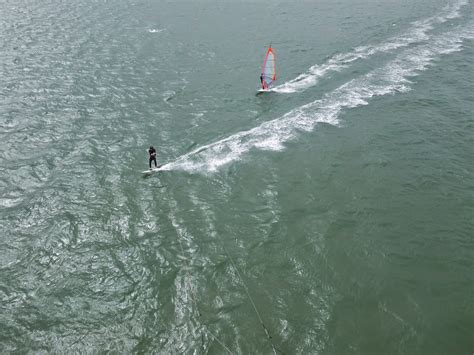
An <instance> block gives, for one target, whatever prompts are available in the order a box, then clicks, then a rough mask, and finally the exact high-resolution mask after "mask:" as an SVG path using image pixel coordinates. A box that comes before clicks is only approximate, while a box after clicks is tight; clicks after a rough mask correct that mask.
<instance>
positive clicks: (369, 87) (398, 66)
mask: <svg viewBox="0 0 474 355" xmlns="http://www.w3.org/2000/svg"><path fill="white" fill-rule="evenodd" d="M473 38H474V26H473V22H470V23H468V24H467V25H466V26H464V27H460V28H458V29H457V30H453V31H450V32H446V33H444V34H440V35H438V36H436V37H433V38H432V39H431V41H430V42H429V43H427V44H424V45H420V46H417V47H413V48H409V49H406V50H405V51H404V52H402V53H400V54H399V55H398V56H397V57H396V58H395V59H394V60H392V61H390V62H389V63H388V64H386V65H385V66H383V67H381V68H378V69H375V70H373V71H371V72H370V73H368V74H366V75H363V76H361V77H358V78H356V79H353V80H351V81H349V82H347V83H346V84H344V85H342V86H340V87H339V88H337V89H336V90H334V91H332V92H330V93H328V94H326V95H325V96H324V97H323V98H322V99H320V100H316V101H313V102H311V103H309V104H307V105H304V106H301V107H298V108H296V109H294V110H292V111H290V112H288V113H286V114H285V115H283V116H282V117H279V118H277V119H274V120H272V121H268V122H265V123H263V124H261V125H260V126H258V127H255V128H252V129H250V130H248V131H243V132H239V133H236V134H234V135H232V136H229V137H227V138H225V139H222V140H220V141H217V142H215V143H211V144H208V145H204V146H202V147H199V148H197V149H195V150H193V151H191V152H189V153H187V154H184V155H182V156H181V157H179V158H178V159H176V160H175V161H174V162H171V163H168V164H166V165H164V166H163V167H162V169H163V170H185V171H189V172H196V171H198V172H206V171H208V172H213V171H216V170H217V169H218V168H220V167H221V166H223V165H225V164H228V163H230V162H233V161H236V160H238V159H240V158H241V157H242V156H243V155H244V154H246V153H248V152H249V151H250V150H251V149H255V148H256V149H261V150H271V151H278V150H281V149H283V148H284V146H283V144H284V143H285V142H287V141H289V140H291V139H294V138H295V137H297V136H298V132H300V131H311V130H313V129H314V127H315V126H316V125H317V124H318V123H321V122H325V123H328V124H332V125H337V124H338V116H339V114H340V113H341V111H342V110H343V109H347V108H353V107H357V106H361V105H366V104H368V102H367V100H368V99H370V98H371V97H374V96H383V95H387V94H395V93H397V92H406V91H408V90H410V89H409V86H408V85H409V84H410V81H409V80H408V78H409V77H413V76H416V75H418V72H419V71H422V70H424V69H426V67H427V66H428V65H429V64H430V63H431V62H432V61H433V60H434V59H436V58H437V57H438V56H440V55H444V54H448V53H452V52H455V51H459V50H461V49H462V41H463V40H464V39H473Z"/></svg>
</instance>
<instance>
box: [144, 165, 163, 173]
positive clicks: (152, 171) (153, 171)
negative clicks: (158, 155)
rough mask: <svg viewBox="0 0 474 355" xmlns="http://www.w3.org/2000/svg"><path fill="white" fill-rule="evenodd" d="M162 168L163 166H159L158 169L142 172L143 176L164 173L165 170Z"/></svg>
mask: <svg viewBox="0 0 474 355" xmlns="http://www.w3.org/2000/svg"><path fill="white" fill-rule="evenodd" d="M162 166H163V165H158V166H157V167H156V168H151V169H148V170H145V171H142V174H145V175H150V174H153V173H156V172H158V171H163V169H161V167H162Z"/></svg>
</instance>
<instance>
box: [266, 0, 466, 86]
mask: <svg viewBox="0 0 474 355" xmlns="http://www.w3.org/2000/svg"><path fill="white" fill-rule="evenodd" d="M467 3H468V1H467V0H460V1H458V2H456V3H455V4H452V5H447V6H446V7H445V8H444V9H443V10H441V11H440V13H439V14H437V15H436V16H432V17H429V18H427V19H424V20H419V21H415V22H413V23H412V26H411V27H410V28H409V29H408V30H407V31H405V32H403V33H402V34H400V35H398V36H395V37H391V38H389V39H388V40H387V41H386V42H385V43H381V44H378V45H367V46H360V47H356V48H355V49H354V50H353V51H351V52H348V53H340V54H336V55H335V56H333V57H332V58H330V59H329V60H328V61H327V62H326V63H323V64H321V65H318V64H316V65H313V66H312V67H311V68H309V70H308V71H307V72H305V73H303V74H300V75H299V76H297V77H296V78H294V79H292V80H290V81H287V82H286V83H283V84H281V85H278V86H276V87H274V88H273V89H271V91H274V92H278V93H295V92H300V91H304V90H306V89H308V88H310V87H312V86H314V85H316V84H317V82H318V80H319V79H320V78H322V77H324V76H325V75H327V74H328V73H330V72H335V71H341V70H343V69H345V68H347V67H349V66H350V65H351V64H352V63H353V62H355V61H357V60H360V59H366V58H368V57H370V56H373V55H375V54H378V53H385V52H391V51H393V50H395V49H398V48H403V47H407V46H409V45H411V44H414V43H418V42H421V41H426V40H429V38H430V36H429V35H428V32H429V31H430V30H432V29H433V28H434V25H436V24H441V23H444V22H446V21H448V20H451V19H454V18H458V17H460V16H461V13H460V10H461V8H462V7H463V6H465V5H467Z"/></svg>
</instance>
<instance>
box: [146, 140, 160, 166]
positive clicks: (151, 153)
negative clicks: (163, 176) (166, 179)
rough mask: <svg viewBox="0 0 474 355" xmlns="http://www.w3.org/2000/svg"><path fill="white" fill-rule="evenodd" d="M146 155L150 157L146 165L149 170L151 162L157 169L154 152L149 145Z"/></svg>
mask: <svg viewBox="0 0 474 355" xmlns="http://www.w3.org/2000/svg"><path fill="white" fill-rule="evenodd" d="M148 154H149V155H150V159H148V165H149V166H150V169H151V162H152V161H154V162H155V168H157V167H158V164H156V150H155V148H153V146H152V145H150V149H148Z"/></svg>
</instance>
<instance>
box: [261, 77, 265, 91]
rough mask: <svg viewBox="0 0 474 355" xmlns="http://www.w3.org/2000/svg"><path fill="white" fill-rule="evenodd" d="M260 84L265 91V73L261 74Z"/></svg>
mask: <svg viewBox="0 0 474 355" xmlns="http://www.w3.org/2000/svg"><path fill="white" fill-rule="evenodd" d="M260 84H262V89H265V85H263V73H262V74H260Z"/></svg>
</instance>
